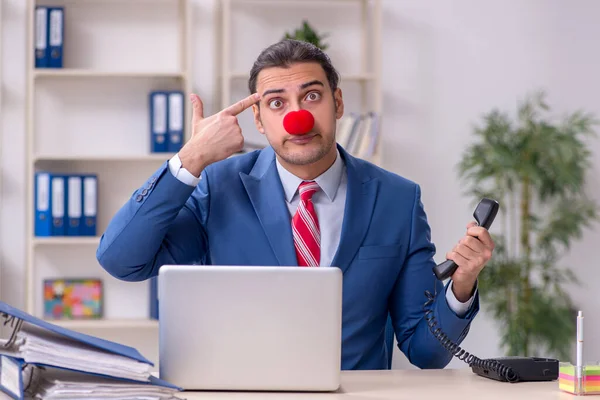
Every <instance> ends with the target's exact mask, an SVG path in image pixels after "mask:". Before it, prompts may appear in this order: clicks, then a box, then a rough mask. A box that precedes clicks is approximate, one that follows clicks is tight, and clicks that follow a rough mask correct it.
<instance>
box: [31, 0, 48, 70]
mask: <svg viewBox="0 0 600 400" xmlns="http://www.w3.org/2000/svg"><path fill="white" fill-rule="evenodd" d="M34 19H35V38H34V40H35V42H34V51H35V67H36V68H47V67H48V60H49V54H50V48H49V46H48V7H44V6H37V7H35V18H34Z"/></svg>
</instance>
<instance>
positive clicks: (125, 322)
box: [46, 318, 158, 329]
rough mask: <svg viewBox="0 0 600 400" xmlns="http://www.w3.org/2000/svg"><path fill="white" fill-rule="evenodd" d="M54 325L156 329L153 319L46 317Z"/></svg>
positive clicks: (74, 327) (155, 322)
mask: <svg viewBox="0 0 600 400" xmlns="http://www.w3.org/2000/svg"><path fill="white" fill-rule="evenodd" d="M46 322H49V323H51V324H54V325H58V326H61V327H63V328H68V329H141V328H143V329H157V328H158V321H157V320H154V319H142V318H140V319H96V320H54V319H46Z"/></svg>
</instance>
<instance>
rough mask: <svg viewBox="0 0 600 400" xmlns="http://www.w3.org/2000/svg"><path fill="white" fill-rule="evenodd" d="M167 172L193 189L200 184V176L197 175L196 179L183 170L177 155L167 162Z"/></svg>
mask: <svg viewBox="0 0 600 400" xmlns="http://www.w3.org/2000/svg"><path fill="white" fill-rule="evenodd" d="M169 171H170V172H171V174H172V175H173V176H174V177H175V178H176V179H177V180H178V181H180V182H183V183H185V184H186V185H188V186H192V187H195V186H198V183H200V179H201V176H200V175H198V177H196V176H194V175H192V174H191V173H190V172H189V171H188V170H187V169H185V168H183V166H182V164H181V159H180V158H179V155H178V154H175V155H174V156H173V157H171V159H170V160H169Z"/></svg>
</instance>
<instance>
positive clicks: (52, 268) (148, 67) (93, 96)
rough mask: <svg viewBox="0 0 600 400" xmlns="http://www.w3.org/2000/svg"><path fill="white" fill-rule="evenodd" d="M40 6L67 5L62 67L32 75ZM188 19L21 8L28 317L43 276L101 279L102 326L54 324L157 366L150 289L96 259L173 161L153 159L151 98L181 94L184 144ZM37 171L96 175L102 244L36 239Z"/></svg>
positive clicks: (178, 14) (136, 1)
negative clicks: (118, 219)
mask: <svg viewBox="0 0 600 400" xmlns="http://www.w3.org/2000/svg"><path fill="white" fill-rule="evenodd" d="M38 5H42V6H43V5H46V6H63V7H64V10H65V12H64V14H65V17H64V20H65V22H64V55H63V68H60V69H36V68H35V58H34V51H33V49H34V39H35V36H34V32H35V24H34V10H35V7H36V6H38ZM191 15H192V13H191V5H190V0H132V1H126V2H125V1H105V0H27V36H28V39H27V54H28V56H27V98H26V101H27V103H26V121H25V122H26V168H27V207H26V209H27V210H31V211H29V212H28V213H27V228H26V235H27V237H26V251H27V254H26V292H25V293H26V299H25V300H26V311H27V312H28V313H31V314H33V315H36V316H38V317H43V293H42V282H43V279H44V278H81V277H85V278H101V279H102V280H103V294H104V296H103V309H104V316H103V319H99V320H52V321H51V322H53V323H56V324H58V325H62V326H66V327H68V328H71V329H73V330H77V331H80V332H84V333H89V334H93V335H97V336H99V337H104V338H106V339H109V340H116V341H119V342H120V343H124V344H129V345H133V346H135V347H136V348H138V349H139V350H140V351H141V352H142V354H144V355H148V358H150V359H151V360H153V361H155V362H156V363H157V362H158V354H157V351H158V323H157V321H155V320H152V319H150V316H149V282H148V281H146V282H138V283H131V282H123V281H120V280H117V279H116V278H114V277H112V276H110V275H109V274H108V273H106V272H105V271H104V270H103V269H102V267H101V266H100V265H99V264H98V262H97V260H96V256H95V254H96V249H97V246H98V243H99V240H100V238H99V235H101V234H102V232H103V231H104V230H105V228H106V226H107V225H108V222H109V221H110V219H111V218H112V217H113V216H114V214H115V213H116V212H117V210H118V209H119V208H120V207H121V206H122V205H123V204H124V203H125V202H126V201H127V200H128V199H129V197H130V196H131V193H132V192H133V191H134V190H135V189H137V188H138V187H140V186H141V185H142V184H143V183H144V182H145V181H146V179H147V178H148V177H149V176H150V175H151V174H152V173H153V172H154V171H156V170H157V169H158V168H159V167H160V166H161V164H163V163H165V162H166V161H167V160H168V159H169V158H170V157H171V156H172V155H173V154H170V153H151V152H150V133H149V132H150V128H149V110H148V106H149V99H148V96H149V93H150V91H153V90H181V91H183V92H184V104H185V108H184V136H185V138H184V142H185V141H186V140H187V139H188V138H189V135H190V133H189V128H190V127H189V125H188V122H187V121H188V120H189V118H188V116H190V115H191V106H190V104H189V102H188V101H185V99H187V96H189V94H190V93H191V79H192V78H191V72H192V71H191V53H192V51H191V22H192V20H191ZM148 49H150V50H152V51H147V50H148ZM157 55H160V56H159V57H157ZM38 170H45V171H50V172H55V173H75V174H84V173H95V174H97V176H98V203H97V204H98V208H97V212H98V214H97V235H98V236H95V237H77V236H72V237H70V236H64V237H36V236H35V234H34V232H35V231H34V222H35V220H34V213H33V210H34V209H35V208H34V189H35V186H34V185H35V182H34V174H35V172H36V171H38ZM146 339H147V340H146ZM144 340H145V342H144Z"/></svg>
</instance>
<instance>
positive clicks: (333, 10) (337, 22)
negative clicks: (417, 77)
mask: <svg viewBox="0 0 600 400" xmlns="http://www.w3.org/2000/svg"><path fill="white" fill-rule="evenodd" d="M220 7H221V9H220V12H219V16H220V18H219V36H220V37H219V40H220V42H221V43H220V45H219V46H218V48H219V49H220V54H219V65H218V68H217V71H218V72H219V73H220V76H219V81H220V89H221V90H220V101H219V103H220V106H221V108H225V107H227V106H229V105H230V104H232V103H233V102H235V101H236V100H238V99H241V98H243V97H244V96H245V95H247V94H248V89H247V82H248V78H249V72H250V68H251V66H252V62H253V61H254V59H255V58H256V56H257V55H258V54H259V52H260V51H261V50H262V49H263V48H264V47H266V46H268V45H270V44H272V43H275V42H277V41H278V40H280V39H281V38H283V36H284V34H285V32H288V31H292V30H293V29H295V28H297V27H299V26H300V25H301V23H302V21H303V20H305V19H306V20H308V22H309V23H310V24H311V25H312V26H313V27H315V29H316V30H317V32H319V33H327V34H328V37H327V38H326V39H325V42H326V43H328V44H329V47H328V48H327V49H326V52H327V53H328V55H329V56H330V58H331V60H332V62H333V64H334V66H335V67H336V69H337V70H338V72H339V73H340V78H341V79H340V88H341V89H342V93H343V97H344V103H345V112H344V113H345V115H348V114H350V113H353V112H354V113H357V114H360V115H364V114H365V113H367V112H371V111H372V112H375V113H376V115H378V116H379V118H378V123H379V127H380V128H379V136H378V138H377V142H376V148H375V151H374V153H373V155H372V157H369V159H368V160H369V161H371V162H373V163H375V164H378V165H381V162H382V142H383V141H382V140H381V135H382V130H381V114H382V103H383V94H382V84H381V62H382V60H381V58H382V56H381V54H382V49H381V42H382V37H381V35H382V31H381V25H382V6H381V0H221V3H220ZM265 7H266V8H265ZM265 10H267V11H268V12H265ZM252 23H254V26H253V27H252V28H249V24H252ZM238 26H243V28H242V29H241V32H236V29H237V27H238ZM248 31H251V32H252V35H247V33H248ZM241 41H243V43H242V44H240V43H239V42H241ZM352 53H359V54H358V58H359V59H358V60H356V59H351V57H349V56H350V55H351V54H352ZM240 64H242V65H240ZM351 67H353V68H354V69H353V68H351ZM251 113H252V111H251V110H246V111H244V112H243V113H242V114H240V125H241V126H242V129H243V131H244V135H245V137H246V140H248V141H250V142H252V143H256V144H262V145H266V144H268V143H267V141H266V139H265V138H264V137H263V136H262V135H261V134H260V133H258V131H257V130H256V128H255V126H254V122H253V120H252V115H251Z"/></svg>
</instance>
